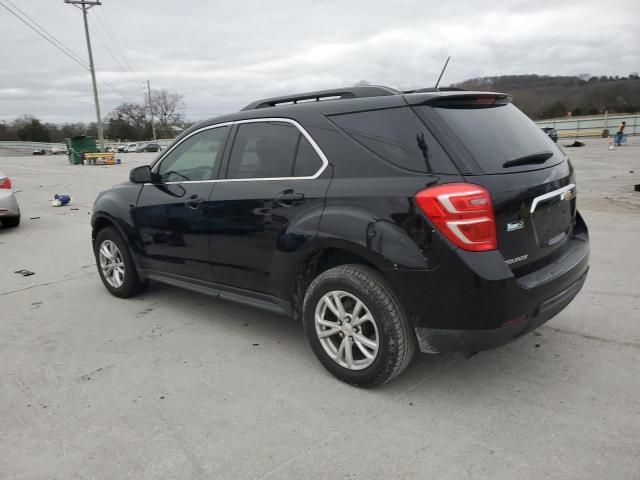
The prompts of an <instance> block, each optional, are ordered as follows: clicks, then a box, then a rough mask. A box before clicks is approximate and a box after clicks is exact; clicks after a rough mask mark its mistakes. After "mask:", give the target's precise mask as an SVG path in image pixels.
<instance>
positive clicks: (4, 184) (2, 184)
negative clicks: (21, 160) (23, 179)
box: [0, 177, 11, 188]
mask: <svg viewBox="0 0 640 480" xmlns="http://www.w3.org/2000/svg"><path fill="white" fill-rule="evenodd" d="M0 188H11V180H9V177H4V178H0Z"/></svg>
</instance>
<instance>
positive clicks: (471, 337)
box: [416, 272, 587, 353]
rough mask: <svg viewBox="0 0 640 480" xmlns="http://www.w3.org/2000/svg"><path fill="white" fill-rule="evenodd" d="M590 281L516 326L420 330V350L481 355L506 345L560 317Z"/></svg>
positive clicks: (542, 305) (550, 301)
mask: <svg viewBox="0 0 640 480" xmlns="http://www.w3.org/2000/svg"><path fill="white" fill-rule="evenodd" d="M586 278H587V272H585V273H584V274H583V275H582V276H581V277H580V278H579V279H578V280H577V281H576V282H574V283H573V284H571V285H570V286H569V287H568V288H566V289H564V290H563V291H561V292H560V293H558V294H556V295H554V296H553V297H551V298H549V299H547V300H545V301H543V302H542V303H540V304H539V305H538V306H537V308H536V309H535V311H534V312H533V314H532V315H531V316H527V318H523V319H522V321H520V322H517V323H514V324H512V325H508V326H505V327H500V328H494V329H491V330H451V329H444V328H428V327H416V336H417V338H418V344H419V346H420V350H421V351H423V352H427V353H444V352H479V351H482V350H491V349H494V348H497V347H501V346H502V345H506V344H507V343H509V342H511V341H513V340H515V339H516V338H518V337H521V336H522V335H525V334H527V333H529V332H531V331H532V330H535V329H536V328H538V327H540V326H541V325H543V324H544V323H546V322H547V321H548V320H550V319H551V318H553V317H555V316H556V315H557V314H558V313H560V312H561V311H562V310H563V309H564V308H565V307H566V306H567V305H569V303H571V301H572V300H573V299H574V298H575V296H576V295H577V294H578V292H579V291H580V290H581V289H582V286H583V285H584V282H585V280H586Z"/></svg>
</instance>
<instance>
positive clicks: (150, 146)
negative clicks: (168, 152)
mask: <svg viewBox="0 0 640 480" xmlns="http://www.w3.org/2000/svg"><path fill="white" fill-rule="evenodd" d="M161 150H162V148H160V145H158V144H157V143H153V142H152V143H147V144H146V145H145V146H144V147H143V151H145V152H159V151H161Z"/></svg>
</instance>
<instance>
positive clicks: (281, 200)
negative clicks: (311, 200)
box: [275, 190, 304, 207]
mask: <svg viewBox="0 0 640 480" xmlns="http://www.w3.org/2000/svg"><path fill="white" fill-rule="evenodd" d="M275 201H276V203H277V204H279V205H282V206H284V207H291V206H293V205H297V204H299V203H302V201H304V195H303V194H302V193H298V192H294V191H293V190H285V191H284V192H280V193H279V194H278V195H276V198H275Z"/></svg>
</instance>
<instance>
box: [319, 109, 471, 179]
mask: <svg viewBox="0 0 640 480" xmlns="http://www.w3.org/2000/svg"><path fill="white" fill-rule="evenodd" d="M329 118H330V119H331V121H333V122H334V123H335V124H336V125H338V127H340V128H341V129H342V130H344V131H345V132H346V133H347V134H348V135H349V136H350V137H351V138H353V139H354V140H355V141H356V142H358V143H359V144H360V145H362V146H363V147H364V148H366V149H367V150H369V151H370V152H372V153H373V154H375V155H376V156H378V157H379V158H382V159H383V160H384V161H386V162H388V163H390V164H393V165H395V166H396V167H399V168H401V169H403V170H406V171H410V172H416V173H440V174H452V173H459V172H458V170H457V169H456V167H455V166H454V165H453V163H452V162H451V160H449V157H448V156H447V154H446V153H445V152H444V150H443V149H442V147H441V146H440V144H439V143H438V142H437V140H436V139H435V138H434V137H433V135H432V134H431V132H430V131H429V130H427V128H426V127H425V125H424V124H423V123H422V122H421V121H420V119H419V118H418V117H416V115H415V113H413V111H412V110H411V109H410V108H409V107H401V108H389V109H385V110H372V111H368V112H358V113H347V114H343V115H332V116H331V117H329Z"/></svg>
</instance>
